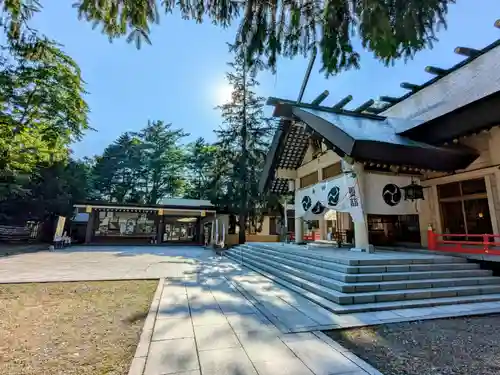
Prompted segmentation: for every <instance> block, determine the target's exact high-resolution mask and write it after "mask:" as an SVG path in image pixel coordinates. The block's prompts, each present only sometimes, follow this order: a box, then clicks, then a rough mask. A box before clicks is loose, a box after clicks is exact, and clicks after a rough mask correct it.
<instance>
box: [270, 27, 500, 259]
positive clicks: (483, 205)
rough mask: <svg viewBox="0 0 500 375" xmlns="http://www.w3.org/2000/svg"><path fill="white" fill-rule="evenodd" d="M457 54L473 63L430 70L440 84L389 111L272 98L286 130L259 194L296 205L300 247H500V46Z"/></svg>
mask: <svg viewBox="0 0 500 375" xmlns="http://www.w3.org/2000/svg"><path fill="white" fill-rule="evenodd" d="M497 27H498V25H497ZM455 53H457V54H460V55H463V56H464V60H463V61H462V62H460V63H458V64H457V65H455V66H453V67H451V68H447V69H444V68H438V67H434V66H427V67H426V68H425V70H426V71H427V72H428V73H430V74H432V75H433V76H434V78H432V79H431V80H429V81H428V82H425V83H423V84H418V85H417V84H412V83H407V82H404V83H402V84H401V87H403V88H405V89H407V90H408V93H407V94H406V95H404V96H402V97H388V96H382V97H380V99H379V102H382V103H383V105H377V106H374V104H375V102H374V101H373V100H369V101H367V102H366V103H364V104H362V105H361V106H359V107H358V108H356V109H346V108H345V106H346V105H347V104H348V103H349V102H350V101H351V100H352V97H351V96H348V97H346V98H344V99H342V100H341V101H340V102H338V103H331V104H324V103H325V99H326V97H327V95H328V92H327V91H325V92H324V93H322V94H321V95H319V96H318V97H317V98H316V99H315V100H314V101H313V102H312V103H304V102H301V101H294V100H289V99H282V98H273V97H271V98H269V99H268V101H267V104H268V105H272V106H274V114H273V115H274V116H275V117H277V118H279V119H280V126H279V128H278V130H277V131H276V133H275V134H274V138H273V141H272V145H271V147H270V152H269V154H268V158H267V161H266V165H265V169H264V173H263V175H262V178H261V183H260V188H261V190H262V191H271V192H273V193H277V194H290V193H291V194H292V195H293V197H294V202H295V203H294V204H295V225H294V228H293V236H294V239H295V241H297V242H303V240H304V238H306V237H307V238H308V239H309V238H316V239H322V240H326V239H329V238H339V239H341V240H342V242H349V241H350V242H352V243H353V247H355V248H358V249H364V248H369V245H370V244H372V245H376V246H382V245H387V246H406V247H428V248H430V249H433V250H442V249H445V248H447V247H452V248H453V249H461V248H462V247H464V248H466V247H467V246H466V245H467V244H469V245H470V246H469V247H470V248H474V246H476V245H478V246H480V247H481V248H484V246H482V245H481V244H482V243H484V242H487V243H488V245H487V246H490V245H491V247H492V248H493V247H494V246H495V243H496V242H498V245H499V246H500V236H499V237H495V236H498V235H499V234H500V222H499V220H500V200H499V197H500V129H499V127H498V125H500V40H497V41H496V42H494V43H492V44H490V45H489V46H487V47H485V48H483V49H481V50H476V49H472V48H465V47H458V48H456V49H455ZM329 233H330V234H329ZM430 233H431V235H430ZM432 234H434V235H432ZM311 236H312V237H311ZM330 236H331V237H330ZM429 236H431V237H429ZM464 244H465V245H464Z"/></svg>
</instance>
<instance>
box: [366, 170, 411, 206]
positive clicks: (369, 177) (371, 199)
mask: <svg viewBox="0 0 500 375" xmlns="http://www.w3.org/2000/svg"><path fill="white" fill-rule="evenodd" d="M365 181H366V182H365V183H366V187H367V189H365V199H364V201H363V208H364V210H365V212H366V213H367V214H375V215H416V214H418V210H417V205H418V201H414V202H412V201H405V200H404V193H403V190H401V187H403V186H407V185H410V184H411V177H410V176H391V175H387V174H375V173H367V174H366V176H365ZM414 181H415V183H417V184H418V183H419V180H418V179H414ZM388 184H394V185H396V186H398V187H399V188H400V193H401V199H400V200H399V201H398V202H397V204H396V205H394V206H390V205H389V204H387V203H386V202H385V201H384V198H383V192H384V188H385V187H386V185H388ZM393 202H395V201H394V200H393Z"/></svg>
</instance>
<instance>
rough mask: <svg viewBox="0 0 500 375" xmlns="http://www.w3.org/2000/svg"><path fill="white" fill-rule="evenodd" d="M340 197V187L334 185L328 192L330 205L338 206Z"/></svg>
mask: <svg viewBox="0 0 500 375" xmlns="http://www.w3.org/2000/svg"><path fill="white" fill-rule="evenodd" d="M339 199H340V188H339V187H338V186H333V187H332V188H331V189H330V191H329V192H328V205H329V206H336V205H337V204H338V203H339Z"/></svg>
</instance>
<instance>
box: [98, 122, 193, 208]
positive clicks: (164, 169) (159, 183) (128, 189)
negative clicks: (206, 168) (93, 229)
mask: <svg viewBox="0 0 500 375" xmlns="http://www.w3.org/2000/svg"><path fill="white" fill-rule="evenodd" d="M185 136H187V134H186V133H184V132H183V131H182V130H178V129H172V125H171V124H166V123H164V122H163V121H152V122H148V124H147V126H146V127H145V128H144V129H142V130H141V131H139V132H134V133H132V132H129V133H124V134H122V135H121V136H120V137H119V138H118V139H117V141H116V142H115V143H113V144H111V145H110V146H108V147H107V148H106V149H105V150H104V153H103V154H102V156H98V157H96V161H95V165H94V167H93V170H92V180H93V189H94V192H93V194H94V196H95V197H97V198H101V199H104V200H107V201H111V202H119V203H123V202H129V203H145V204H156V203H158V201H159V200H160V199H161V198H164V197H174V196H179V195H180V194H181V192H182V190H183V188H184V178H183V177H184V162H185V158H186V155H185V150H184V148H183V147H181V145H180V141H181V140H182V139H183V138H184V137H185Z"/></svg>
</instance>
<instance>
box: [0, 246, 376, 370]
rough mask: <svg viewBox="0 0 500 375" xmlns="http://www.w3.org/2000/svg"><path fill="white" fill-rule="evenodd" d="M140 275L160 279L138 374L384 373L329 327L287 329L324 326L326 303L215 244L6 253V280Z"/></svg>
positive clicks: (2, 266) (2, 274)
mask: <svg viewBox="0 0 500 375" xmlns="http://www.w3.org/2000/svg"><path fill="white" fill-rule="evenodd" d="M137 278H140V279H141V278H142V279H147V278H161V279H160V280H161V282H160V285H159V289H158V290H157V294H156V296H155V298H154V300H153V303H152V308H151V310H150V313H149V314H148V318H147V319H146V322H145V325H144V328H143V333H142V335H141V339H140V342H139V346H138V348H137V352H136V355H135V358H134V360H133V362H132V366H131V369H130V375H166V374H176V375H215V374H217V375H246V374H258V375H267V374H272V375H280V374H283V375H285V374H286V375H312V374H316V375H367V374H373V375H375V374H380V373H379V372H377V371H376V370H375V369H373V368H372V367H371V366H369V365H368V364H366V363H365V362H364V361H361V360H360V359H359V358H357V357H356V356H354V355H353V354H352V353H350V352H349V351H347V350H346V349H344V348H342V347H340V345H338V344H337V343H336V342H334V341H332V340H330V339H329V338H327V337H326V336H325V335H323V334H322V333H321V332H306V333H286V332H289V330H288V329H287V327H286V326H285V325H283V321H284V322H286V321H287V319H288V323H289V324H300V322H302V321H304V320H306V321H308V322H310V323H311V324H316V325H317V323H318V320H317V319H319V318H318V316H317V313H318V311H319V312H321V311H322V309H321V308H320V307H319V306H317V308H318V309H319V310H318V309H316V310H314V308H313V305H314V304H311V303H310V302H309V301H307V300H305V299H304V298H302V297H300V296H298V295H296V294H294V293H293V292H290V294H288V292H287V290H286V289H284V288H281V287H278V286H276V285H273V284H272V283H270V282H269V280H268V279H266V278H264V277H262V276H261V275H258V274H256V273H254V272H251V271H249V270H248V269H246V268H242V267H240V266H239V265H238V264H237V263H236V262H232V261H230V260H228V259H226V258H219V257H214V256H213V252H212V251H210V250H205V249H202V248H198V247H163V248H162V247H153V246H152V247H105V246H99V247H97V246H96V247H72V248H70V249H63V250H59V251H55V252H40V253H36V254H23V255H15V256H10V257H3V258H0V283H11V282H33V281H70V280H71V281H76V280H110V279H137ZM238 283H239V286H238ZM243 284H245V285H246V286H248V288H245V289H247V290H246V291H245V290H243V289H242V288H241V285H243ZM250 286H252V287H254V288H256V289H251V288H250ZM242 291H243V292H244V293H245V294H242V293H241V292H242ZM249 291H250V292H251V293H249ZM256 296H257V297H259V296H260V297H259V298H258V299H257V298H255V297H256ZM247 297H248V298H247ZM300 298H302V299H300ZM308 304H309V305H308ZM299 305H300V306H309V308H310V311H309V314H310V315H311V316H307V314H306V313H305V312H306V311H305V310H304V309H303V310H302V311H299V310H298V309H297V308H296V307H297V306H299ZM260 309H262V311H265V312H266V315H264V314H262V313H261V310H260ZM269 309H270V310H269ZM270 311H271V313H269V312H270ZM313 311H316V315H314V314H313ZM324 311H325V312H326V310H324ZM273 314H277V315H278V316H279V317H280V319H281V320H280V319H275V318H276V315H273ZM330 315H331V314H330ZM268 318H270V319H271V321H272V322H271V321H270V320H269V319H268ZM307 319H309V320H307ZM273 323H276V324H277V326H276V325H275V324H273Z"/></svg>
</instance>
